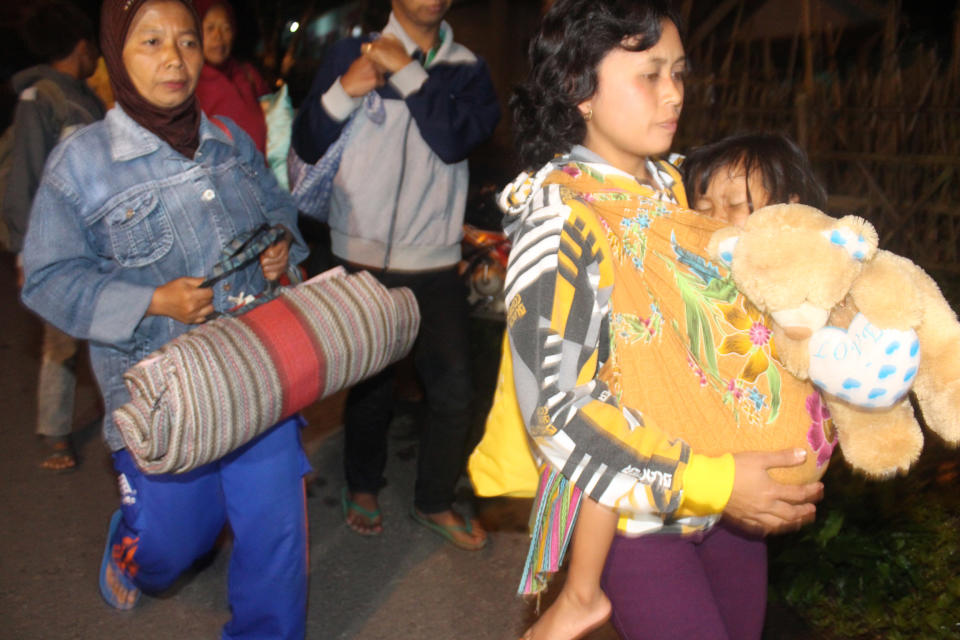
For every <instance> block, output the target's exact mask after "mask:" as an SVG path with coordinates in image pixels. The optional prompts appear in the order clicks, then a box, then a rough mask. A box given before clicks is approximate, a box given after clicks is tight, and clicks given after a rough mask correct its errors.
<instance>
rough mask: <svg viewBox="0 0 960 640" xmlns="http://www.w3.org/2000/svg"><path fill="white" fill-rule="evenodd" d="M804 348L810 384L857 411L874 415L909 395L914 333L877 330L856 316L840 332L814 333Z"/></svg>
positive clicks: (916, 345) (916, 361)
mask: <svg viewBox="0 0 960 640" xmlns="http://www.w3.org/2000/svg"><path fill="white" fill-rule="evenodd" d="M809 345H810V379H811V380H812V381H813V383H814V384H815V385H816V386H817V387H819V388H820V389H822V390H823V391H825V392H826V393H829V394H831V395H833V396H836V397H838V398H840V399H842V400H845V401H847V402H850V403H851V404H855V405H857V406H861V407H867V408H877V409H879V408H886V407H890V406H892V405H893V404H894V403H896V402H898V401H899V400H900V399H901V398H903V396H904V395H905V394H906V393H907V391H909V390H910V386H911V385H912V383H913V379H914V378H915V377H916V374H917V367H918V366H919V364H920V356H919V354H920V343H919V340H918V339H917V334H916V332H914V331H912V330H910V331H898V330H895V329H879V328H877V327H876V326H874V325H873V324H871V323H870V321H869V320H867V318H866V316H864V315H863V314H862V313H861V314H857V316H856V317H855V318H854V319H853V322H851V323H850V327H849V328H848V329H847V330H846V331H844V330H843V329H839V328H837V327H824V328H823V329H820V330H819V331H817V332H815V333H814V334H813V336H812V337H811V338H810V343H809ZM905 345H910V347H909V348H903V347H904V346H905Z"/></svg>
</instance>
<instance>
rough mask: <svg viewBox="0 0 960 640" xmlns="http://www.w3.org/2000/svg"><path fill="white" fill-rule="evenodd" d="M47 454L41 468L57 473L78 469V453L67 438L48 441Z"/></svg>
mask: <svg viewBox="0 0 960 640" xmlns="http://www.w3.org/2000/svg"><path fill="white" fill-rule="evenodd" d="M46 448H47V455H46V456H45V457H44V458H43V460H42V461H41V462H40V468H41V469H46V470H47V471H53V472H55V473H69V472H71V471H75V470H76V469H77V455H76V453H74V451H73V445H72V444H71V443H70V440H68V439H67V438H62V439H57V440H52V441H49V440H48V441H47V443H46Z"/></svg>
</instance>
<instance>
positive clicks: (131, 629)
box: [0, 253, 616, 640]
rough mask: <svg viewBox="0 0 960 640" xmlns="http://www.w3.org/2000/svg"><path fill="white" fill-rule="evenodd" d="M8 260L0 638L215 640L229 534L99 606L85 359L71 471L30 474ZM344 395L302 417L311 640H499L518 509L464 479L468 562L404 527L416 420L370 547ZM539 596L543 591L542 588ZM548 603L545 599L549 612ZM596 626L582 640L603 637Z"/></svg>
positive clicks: (518, 621) (22, 314)
mask: <svg viewBox="0 0 960 640" xmlns="http://www.w3.org/2000/svg"><path fill="white" fill-rule="evenodd" d="M12 265H13V260H12V256H10V254H6V253H4V254H0V438H2V439H0V443H2V444H0V639H3V640H7V639H10V640H14V639H16V640H20V639H23V640H43V639H48V638H49V639H56V640H60V639H64V638H83V639H86V638H149V639H156V640H166V639H174V638H176V639H177V640H183V639H192V638H198V639H200V638H218V637H219V635H220V628H221V627H222V625H223V624H224V623H225V622H226V620H227V619H228V618H229V615H230V613H229V610H228V605H227V564H228V560H229V553H230V543H229V538H228V537H226V536H225V537H224V541H223V544H222V545H221V546H220V547H219V548H218V549H217V551H216V552H215V554H214V555H213V556H212V557H211V558H210V559H209V560H208V562H207V564H206V566H204V567H202V568H198V569H197V570H196V571H193V572H191V573H189V574H188V575H185V576H183V578H182V579H181V580H180V581H179V582H178V583H177V584H176V585H175V586H174V587H173V588H171V589H170V590H169V592H168V593H165V594H163V595H162V596H161V597H148V596H144V597H143V598H141V600H140V602H139V604H138V605H137V607H136V608H135V609H134V610H133V611H129V612H119V611H115V610H112V609H110V608H109V607H108V606H107V605H105V604H104V603H103V601H102V600H101V598H100V595H99V592H98V588H97V576H98V570H99V565H100V558H101V554H102V551H103V544H104V538H105V534H106V528H107V521H108V519H109V516H110V514H111V513H112V512H113V511H114V509H116V508H117V505H118V499H117V490H116V485H115V482H114V478H113V474H112V470H111V466H110V462H109V456H108V453H107V450H106V448H105V446H104V445H103V443H102V441H101V439H100V435H99V419H100V415H99V413H100V409H99V405H98V400H97V396H98V393H97V390H96V387H95V384H94V383H93V382H92V379H91V376H90V374H89V367H88V365H87V363H86V360H85V358H84V357H82V358H81V366H80V371H81V374H80V384H79V388H78V392H77V401H76V409H75V417H74V439H75V441H76V444H77V446H78V453H79V456H80V464H79V466H78V467H77V469H76V470H75V471H73V472H70V473H63V474H57V473H54V472H50V471H47V470H43V469H40V467H39V461H40V459H41V455H42V449H41V447H40V443H39V441H38V439H37V437H36V436H35V435H34V433H33V430H34V421H35V413H36V379H37V370H38V363H39V352H40V350H39V340H40V325H39V321H38V320H37V319H36V318H35V317H34V316H33V315H31V314H30V313H29V312H28V311H26V310H25V309H24V308H23V306H22V305H21V304H20V303H19V301H18V300H17V297H16V289H15V283H14V272H13V266H12ZM341 403H342V397H339V396H337V397H334V398H332V399H329V400H327V401H324V402H322V403H319V404H317V405H315V406H313V407H311V408H310V409H309V410H308V411H307V412H306V413H307V415H308V419H309V420H310V423H311V425H310V426H309V427H308V428H307V429H306V430H305V434H304V435H305V447H306V449H307V451H308V453H309V455H310V459H311V462H312V464H313V467H314V470H315V473H314V476H313V477H312V478H311V482H310V485H309V486H310V495H309V497H308V510H309V521H310V594H309V612H308V619H307V629H308V631H307V637H308V638H311V639H319V640H326V639H348V638H350V639H357V640H376V639H380V638H383V639H387V638H389V639H391V640H405V639H411V640H412V639H420V638H430V639H431V640H448V639H449V640H458V639H476V640H487V639H489V640H501V639H511V638H513V639H515V638H517V637H519V634H520V633H522V631H523V629H525V628H526V627H527V626H528V625H529V624H530V622H531V621H532V620H533V619H534V616H535V613H534V607H533V604H532V603H528V602H525V601H523V600H521V599H519V598H518V597H517V596H516V595H515V589H516V584H517V581H518V580H519V575H520V570H521V568H522V566H523V558H524V554H525V553H526V544H527V540H526V535H525V533H524V529H525V524H526V517H527V512H528V508H529V504H528V503H526V504H525V503H523V502H517V501H510V500H504V501H476V500H475V499H473V497H472V494H471V492H470V489H469V485H468V484H467V483H466V482H465V481H464V482H463V484H462V487H461V491H460V493H459V495H460V499H459V501H458V504H457V508H458V509H459V510H461V511H463V512H469V513H477V514H478V515H479V516H480V518H481V520H482V521H483V522H484V524H485V525H486V526H487V527H488V528H489V529H491V533H490V544H489V545H488V547H487V548H486V549H484V550H482V551H479V552H466V551H461V550H459V549H456V548H453V547H452V546H450V545H449V544H446V543H445V542H444V541H443V540H442V539H441V538H439V537H437V536H436V535H434V534H432V533H431V532H429V531H427V530H426V529H424V528H422V527H420V526H419V525H417V524H416V523H414V522H413V521H412V520H411V519H410V518H409V517H408V515H407V514H408V511H409V508H410V505H411V502H412V494H413V477H414V461H415V458H416V444H415V440H414V438H413V431H414V429H415V420H413V419H411V416H410V415H408V416H406V418H405V419H403V418H401V419H400V420H398V421H397V423H395V424H394V427H393V429H392V431H391V439H392V440H391V455H390V458H389V462H388V467H387V479H388V485H387V487H386V488H385V489H384V490H383V493H382V494H381V507H382V509H383V512H384V519H385V523H384V525H385V531H384V533H383V534H382V535H380V536H377V537H373V538H364V537H361V536H358V535H356V534H355V533H353V532H352V531H351V530H349V529H348V528H347V527H346V526H345V525H344V524H343V519H342V516H341V508H340V490H341V488H342V486H343V480H342V473H341V471H340V470H341V463H340V452H341V445H342V437H341V431H340V428H339V413H340V405H341ZM551 591H554V592H555V589H552V590H551ZM548 601H549V599H547V600H545V602H548ZM615 637H616V636H615V634H614V633H613V632H612V630H611V629H610V628H609V627H604V628H603V629H601V630H599V631H597V632H595V633H594V634H592V635H591V636H590V638H591V640H609V639H611V638H615Z"/></svg>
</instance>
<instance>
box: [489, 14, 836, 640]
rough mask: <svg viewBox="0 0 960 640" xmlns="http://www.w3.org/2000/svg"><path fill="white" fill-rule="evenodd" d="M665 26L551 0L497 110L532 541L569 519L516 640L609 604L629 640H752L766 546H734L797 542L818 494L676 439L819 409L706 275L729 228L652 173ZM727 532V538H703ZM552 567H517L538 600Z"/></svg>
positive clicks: (675, 88)
mask: <svg viewBox="0 0 960 640" xmlns="http://www.w3.org/2000/svg"><path fill="white" fill-rule="evenodd" d="M677 24H678V21H677V19H676V17H675V16H674V14H673V13H672V12H671V11H670V9H669V6H668V4H667V3H666V2H661V1H658V0H644V1H627V0H600V1H598V0H558V1H557V2H556V3H555V4H554V5H553V7H552V8H551V9H550V11H549V12H548V13H547V15H546V16H545V17H544V20H543V23H542V26H541V29H540V32H539V33H538V35H537V36H536V37H535V39H534V40H533V42H532V44H531V48H530V56H531V72H530V76H529V80H528V82H527V83H526V84H525V85H524V86H523V87H521V88H519V89H518V91H517V93H516V95H515V96H514V99H513V103H512V106H513V111H514V118H515V123H516V127H515V132H516V136H517V141H518V148H519V151H520V155H521V160H522V161H523V162H524V164H525V166H529V167H534V168H537V167H542V168H540V169H538V170H537V169H535V170H534V173H532V174H526V173H525V174H521V176H520V177H519V178H518V179H517V180H516V181H515V182H514V183H513V184H512V185H510V186H508V187H507V189H506V190H505V191H504V192H503V194H502V195H501V206H502V207H503V209H504V211H505V213H506V215H505V219H504V226H505V228H506V229H507V231H508V233H509V234H510V236H511V239H512V241H513V249H512V252H511V257H510V265H509V267H508V274H507V282H506V302H507V305H508V315H507V332H508V336H509V343H510V351H509V353H508V354H504V356H505V357H510V358H511V359H512V366H513V370H514V385H515V388H516V397H517V401H518V405H519V409H520V412H521V414H522V416H523V419H524V422H525V424H526V427H527V430H528V433H529V434H530V435H531V437H532V439H533V441H534V443H535V444H536V448H537V451H538V453H539V455H540V456H541V458H542V459H543V460H544V461H545V462H546V463H547V466H546V468H545V470H544V474H543V476H542V479H541V485H540V490H539V493H538V502H537V505H538V508H539V507H543V510H542V511H539V512H538V513H540V514H541V516H540V518H539V520H538V526H540V527H541V529H540V530H539V531H538V533H535V542H537V541H538V540H540V539H541V538H542V537H545V536H546V535H548V534H544V532H545V531H548V530H552V528H553V524H554V523H555V522H557V520H551V518H553V516H552V515H549V514H550V513H551V509H553V510H554V511H553V512H554V513H556V512H559V513H567V510H568V509H569V512H571V513H575V512H576V509H577V508H578V506H579V508H580V515H579V519H578V521H577V523H576V531H575V533H574V537H573V548H572V559H571V564H570V570H569V574H568V577H567V581H566V584H565V586H564V589H563V591H562V592H561V593H560V595H559V596H558V599H557V601H556V602H555V604H554V605H553V606H552V607H551V608H550V610H549V611H547V612H546V613H545V615H544V616H543V617H542V618H541V619H540V621H539V622H538V623H537V624H536V625H534V626H533V627H532V628H531V629H530V630H529V631H528V632H527V634H526V636H525V637H527V638H547V639H550V640H558V639H560V640H565V639H569V638H576V637H580V636H581V635H583V634H584V633H586V632H587V631H588V630H589V629H591V628H594V627H596V626H598V625H599V624H601V623H602V622H603V621H604V620H605V619H606V617H607V615H609V613H610V610H611V604H612V610H613V622H614V626H615V627H616V628H617V630H618V631H619V632H620V634H621V635H622V636H623V637H624V638H628V639H630V638H641V637H642V638H645V639H649V638H674V637H676V638H680V637H683V638H697V639H698V640H701V639H708V640H709V639H718V640H720V639H728V638H758V637H759V635H760V632H761V629H762V623H763V611H764V608H765V594H766V559H765V553H764V547H763V544H762V541H759V540H758V539H756V538H754V537H751V536H749V535H745V534H744V533H742V532H740V531H739V530H738V529H745V530H747V531H749V532H751V533H752V534H755V535H756V534H761V535H762V534H766V533H771V532H776V531H785V530H790V529H793V528H796V527H799V526H800V525H802V524H803V523H806V522H809V521H810V520H812V519H813V517H814V513H815V509H814V505H813V504H812V503H813V502H815V501H816V500H818V499H819V497H820V495H821V493H822V485H820V484H819V483H817V482H810V483H806V484H800V485H788V484H781V483H779V482H775V481H774V480H773V479H772V478H771V477H770V476H769V475H768V473H767V471H768V469H771V468H775V467H793V466H798V465H803V464H813V463H814V462H813V461H811V460H805V459H806V458H807V456H806V455H805V453H806V452H805V451H804V450H802V449H789V450H780V451H774V452H766V453H760V452H756V451H749V450H748V449H749V447H747V448H744V447H739V448H738V447H737V446H735V444H734V443H732V442H725V441H724V438H726V437H727V436H725V435H718V436H717V439H718V441H717V442H714V443H712V444H711V445H710V446H704V447H702V449H699V450H691V447H690V446H689V445H688V444H686V443H685V442H684V441H683V440H682V439H679V438H678V437H677V436H678V435H682V434H683V433H684V431H685V429H690V430H692V431H695V432H696V431H699V432H705V433H708V434H709V433H711V432H713V431H714V426H715V425H716V429H715V432H716V434H728V433H731V432H735V431H736V430H737V429H738V428H739V427H741V426H743V427H746V426H747V425H753V426H754V428H755V430H756V427H757V426H758V425H759V426H762V425H765V424H769V423H773V422H775V421H776V422H778V428H782V425H784V424H787V425H788V426H789V425H794V427H795V428H799V429H804V430H806V428H807V427H809V425H810V420H811V418H810V416H809V415H807V413H806V411H805V410H804V401H805V400H806V398H807V397H808V396H809V395H810V394H811V393H815V392H813V391H812V389H811V388H810V387H809V386H808V385H806V384H804V383H801V382H799V381H797V380H795V379H794V378H792V377H791V376H789V374H787V373H786V372H783V375H782V376H781V375H780V374H781V367H780V366H779V363H777V362H776V360H775V357H774V355H773V351H772V347H771V345H770V344H769V332H768V330H766V331H765V329H766V328H765V326H764V319H763V318H762V317H761V316H759V314H756V310H755V309H753V308H752V307H750V306H748V305H747V304H746V303H745V301H744V300H743V298H742V297H741V296H739V295H738V294H737V293H736V291H735V290H734V289H733V287H732V285H731V284H730V282H729V278H728V277H725V276H724V274H723V273H722V272H721V271H720V270H719V269H718V267H716V266H714V265H713V264H711V263H710V262H709V261H708V260H707V259H705V258H703V257H702V256H703V255H704V254H705V251H704V249H705V247H706V244H707V242H708V240H709V238H710V235H711V234H712V233H713V232H714V231H715V230H716V229H718V228H721V227H722V226H723V223H722V222H718V221H714V220H711V219H709V218H706V217H704V216H700V215H697V214H695V213H693V212H691V211H689V210H687V209H686V206H687V202H686V197H685V194H684V190H683V186H682V184H681V182H680V176H679V173H678V172H677V170H676V169H675V168H674V167H672V166H671V165H669V164H668V163H666V162H665V161H662V160H659V159H658V156H660V155H661V154H664V153H666V152H667V151H668V149H669V148H670V145H671V143H672V141H673V136H674V133H675V131H676V127H677V121H678V118H679V115H680V111H681V108H682V104H683V77H684V74H685V72H686V58H685V56H684V51H683V45H682V42H681V39H680V35H679V31H678V28H677ZM558 154H560V155H559V157H557V155H558ZM725 334H727V337H726V338H724V335H725ZM718 363H719V364H718ZM732 371H733V372H735V373H731V372H732ZM786 430H789V429H786ZM794 430H795V429H794ZM804 432H805V431H804ZM754 448H758V447H754ZM730 451H737V453H732V454H731V453H727V452H730ZM551 470H552V472H551ZM583 493H585V494H586V497H587V498H588V499H587V500H582V501H581V495H582V494H583ZM548 495H550V496H558V497H557V498H556V499H555V500H552V502H551V500H548V499H547V496H548ZM548 503H549V504H548ZM721 513H722V514H723V515H724V516H725V521H727V522H729V523H730V524H731V525H735V526H729V527H728V526H725V524H724V525H721V526H718V527H712V528H711V526H712V525H713V524H714V523H715V522H716V521H717V520H718V519H719V514H721ZM535 520H536V519H535ZM547 520H550V524H549V526H548V525H547V524H545V521H547ZM615 528H619V530H620V533H621V534H622V535H617V536H616V537H614V530H615ZM539 534H542V535H539ZM538 535H539V537H538ZM564 544H565V542H563V541H561V546H560V548H563V545H564ZM608 549H609V555H608ZM605 558H606V570H605V572H604V576H603V586H604V591H605V592H606V595H604V592H602V591H600V589H599V583H600V571H601V569H602V568H603V566H604V559H605ZM531 564H532V565H533V566H532V567H531ZM549 565H550V563H549V562H546V563H544V565H538V564H537V559H536V558H533V560H532V562H531V560H528V568H529V569H530V571H529V572H528V573H529V574H530V575H533V576H534V577H533V578H532V582H533V583H534V584H535V583H536V580H537V574H538V572H539V571H540V570H541V569H543V566H547V567H548V569H549ZM532 590H534V591H535V590H536V588H534V589H532ZM607 596H609V600H608V599H607Z"/></svg>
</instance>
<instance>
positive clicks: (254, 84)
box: [193, 0, 271, 154]
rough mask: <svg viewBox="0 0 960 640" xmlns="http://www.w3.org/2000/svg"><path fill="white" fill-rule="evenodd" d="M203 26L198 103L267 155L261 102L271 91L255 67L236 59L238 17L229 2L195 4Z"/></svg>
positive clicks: (206, 0)
mask: <svg viewBox="0 0 960 640" xmlns="http://www.w3.org/2000/svg"><path fill="white" fill-rule="evenodd" d="M193 6H194V7H195V8H196V10H197V14H198V15H199V16H200V20H201V21H202V24H203V59H204V62H205V63H206V64H204V65H203V70H202V71H201V72H200V81H199V82H198V83H197V102H198V103H199V104H200V108H201V109H203V112H204V113H206V114H207V115H208V116H215V115H216V116H226V117H228V118H230V119H231V120H233V121H234V122H235V123H237V126H239V127H240V128H241V129H243V130H244V131H246V132H247V135H249V136H250V137H251V138H252V139H253V142H254V144H255V145H256V147H257V150H258V151H259V152H260V153H262V154H266V152H267V122H266V120H265V119H264V116H263V109H262V107H261V106H260V98H261V97H262V96H265V95H267V94H268V93H270V91H271V90H270V87H269V86H268V85H267V83H266V82H265V81H264V80H263V78H262V77H261V75H260V73H259V72H258V71H257V70H256V68H254V66H253V65H251V64H249V63H247V62H240V61H239V60H237V59H236V58H234V57H233V44H234V38H236V36H237V16H236V14H235V13H234V10H233V5H231V4H230V3H229V2H228V1H227V0H193Z"/></svg>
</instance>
